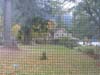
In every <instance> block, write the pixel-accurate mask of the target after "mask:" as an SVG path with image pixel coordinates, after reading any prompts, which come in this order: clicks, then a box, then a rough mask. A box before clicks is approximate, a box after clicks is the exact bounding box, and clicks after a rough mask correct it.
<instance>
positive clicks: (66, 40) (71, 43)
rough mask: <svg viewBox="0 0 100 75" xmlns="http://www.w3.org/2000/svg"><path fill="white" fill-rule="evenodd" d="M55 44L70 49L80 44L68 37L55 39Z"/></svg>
mask: <svg viewBox="0 0 100 75" xmlns="http://www.w3.org/2000/svg"><path fill="white" fill-rule="evenodd" d="M53 42H54V44H56V45H63V46H65V47H68V48H73V47H77V46H78V43H77V41H76V40H74V39H71V38H68V37H64V38H60V39H55V40H53Z"/></svg>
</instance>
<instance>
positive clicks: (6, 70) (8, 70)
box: [0, 45, 100, 75]
mask: <svg viewBox="0 0 100 75" xmlns="http://www.w3.org/2000/svg"><path fill="white" fill-rule="evenodd" d="M19 48H20V50H15V51H13V50H6V49H3V50H1V49H2V48H1V49H0V75H99V74H100V68H99V67H98V66H96V63H97V60H94V59H93V58H91V57H89V56H87V55H85V54H82V53H80V52H77V51H75V50H71V49H68V48H66V47H63V46H52V45H36V46H20V47H19ZM44 51H46V53H47V57H48V60H40V57H41V54H42V52H44Z"/></svg>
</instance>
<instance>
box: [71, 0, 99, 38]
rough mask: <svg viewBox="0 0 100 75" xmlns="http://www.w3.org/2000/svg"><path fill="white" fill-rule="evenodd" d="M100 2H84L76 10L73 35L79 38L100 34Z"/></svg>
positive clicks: (88, 0)
mask: <svg viewBox="0 0 100 75" xmlns="http://www.w3.org/2000/svg"><path fill="white" fill-rule="evenodd" d="M99 7H100V1H99V0H82V1H81V2H80V3H79V4H78V6H76V8H75V10H74V22H73V24H74V27H73V29H72V30H73V33H74V34H75V36H77V37H79V38H83V37H84V36H88V35H89V36H97V37H98V38H99V36H100V35H99V33H100V29H99V28H100V8H99Z"/></svg>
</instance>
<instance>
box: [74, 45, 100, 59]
mask: <svg viewBox="0 0 100 75" xmlns="http://www.w3.org/2000/svg"><path fill="white" fill-rule="evenodd" d="M74 49H75V50H77V51H80V52H83V53H86V54H88V55H93V56H94V58H95V59H97V58H99V57H100V47H97V46H81V47H76V48H74Z"/></svg>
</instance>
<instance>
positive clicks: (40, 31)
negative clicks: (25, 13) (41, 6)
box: [17, 17, 48, 43]
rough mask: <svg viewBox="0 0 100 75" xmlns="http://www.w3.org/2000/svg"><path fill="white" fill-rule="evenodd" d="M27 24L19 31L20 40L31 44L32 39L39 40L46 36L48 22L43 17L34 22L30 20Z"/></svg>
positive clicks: (36, 18) (35, 19)
mask: <svg viewBox="0 0 100 75" xmlns="http://www.w3.org/2000/svg"><path fill="white" fill-rule="evenodd" d="M26 22H27V23H26V24H25V25H23V26H22V27H21V29H20V31H19V34H18V36H17V37H18V39H19V40H22V39H23V40H24V42H25V41H26V43H28V41H29V42H30V41H31V40H32V38H39V37H41V38H42V37H44V36H46V35H47V34H46V33H47V32H48V28H47V20H45V19H44V18H41V17H35V18H33V19H32V21H30V20H28V21H26Z"/></svg>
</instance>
